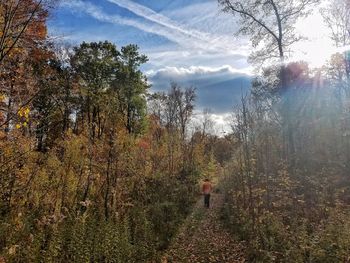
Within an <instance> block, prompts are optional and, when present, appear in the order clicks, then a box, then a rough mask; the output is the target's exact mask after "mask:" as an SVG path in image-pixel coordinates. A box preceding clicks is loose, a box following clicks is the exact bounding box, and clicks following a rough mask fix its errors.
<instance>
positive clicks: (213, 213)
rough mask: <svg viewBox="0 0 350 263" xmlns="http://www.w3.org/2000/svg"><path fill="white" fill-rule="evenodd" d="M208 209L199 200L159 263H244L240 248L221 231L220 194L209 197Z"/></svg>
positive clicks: (225, 232) (221, 201)
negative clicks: (209, 204)
mask: <svg viewBox="0 0 350 263" xmlns="http://www.w3.org/2000/svg"><path fill="white" fill-rule="evenodd" d="M210 202H211V207H210V208H209V209H207V208H204V207H203V200H202V199H200V200H199V201H198V202H197V204H196V205H195V207H194V210H193V212H192V214H191V215H190V216H189V217H188V218H187V219H186V221H185V222H184V224H183V225H182V227H181V228H180V230H179V233H178V235H177V236H176V237H175V238H174V240H173V242H172V243H171V245H170V247H169V249H168V250H167V251H166V253H165V255H164V257H163V260H162V263H170V262H172V263H185V262H191V263H197V262H198V263H200V262H203V263H204V262H205V263H207V262H217V263H236V262H246V260H245V259H244V247H243V244H241V243H239V242H237V241H235V240H234V238H233V237H232V236H231V235H230V234H229V233H228V232H227V231H226V230H225V229H224V227H223V226H222V223H221V221H220V218H219V217H220V209H221V207H222V205H223V195H222V194H212V196H211V200H210Z"/></svg>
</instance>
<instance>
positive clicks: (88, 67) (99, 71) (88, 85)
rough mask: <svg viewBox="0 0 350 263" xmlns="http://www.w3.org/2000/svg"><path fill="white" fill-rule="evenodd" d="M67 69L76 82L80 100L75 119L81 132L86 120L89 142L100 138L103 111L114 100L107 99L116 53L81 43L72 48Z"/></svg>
mask: <svg viewBox="0 0 350 263" xmlns="http://www.w3.org/2000/svg"><path fill="white" fill-rule="evenodd" d="M71 65H72V67H73V70H74V72H75V73H76V76H77V78H78V79H79V80H80V83H79V84H80V85H79V86H80V88H81V91H80V96H81V97H82V102H81V108H80V112H79V117H80V118H81V122H82V129H83V124H84V120H85V118H86V119H87V122H88V126H89V130H90V136H91V139H92V140H94V139H95V137H96V135H97V136H101V132H102V131H103V128H104V127H103V120H104V116H103V110H104V109H105V108H106V106H107V105H108V103H110V101H111V100H113V99H116V96H114V97H113V96H108V91H110V90H111V84H112V82H113V81H115V79H116V77H117V71H118V69H119V67H120V61H119V51H118V50H117V48H116V46H115V45H114V44H112V43H109V42H107V41H106V42H98V43H96V42H92V43H85V42H83V43H82V44H81V45H80V46H79V47H75V48H74V55H73V56H72V58H71Z"/></svg>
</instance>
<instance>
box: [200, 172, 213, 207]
mask: <svg viewBox="0 0 350 263" xmlns="http://www.w3.org/2000/svg"><path fill="white" fill-rule="evenodd" d="M211 190H212V186H211V183H210V181H209V179H208V178H206V179H205V180H204V183H203V185H202V193H203V195H204V206H205V207H207V208H209V202H210V193H211Z"/></svg>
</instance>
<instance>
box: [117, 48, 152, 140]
mask: <svg viewBox="0 0 350 263" xmlns="http://www.w3.org/2000/svg"><path fill="white" fill-rule="evenodd" d="M138 49H139V48H138V46H137V45H128V46H125V47H122V48H121V54H120V58H121V67H120V71H119V74H118V77H117V80H116V82H115V85H114V86H115V89H116V90H117V91H118V94H119V100H120V101H121V110H122V112H123V113H124V114H125V119H126V121H125V127H126V129H127V130H128V132H129V133H135V134H138V133H140V132H142V131H143V129H144V126H145V116H146V92H147V89H148V88H149V85H148V84H147V78H146V76H145V75H144V74H143V73H142V72H141V71H140V69H139V67H140V66H141V65H142V64H144V63H146V62H147V61H148V58H147V56H145V55H143V54H140V53H139V51H138Z"/></svg>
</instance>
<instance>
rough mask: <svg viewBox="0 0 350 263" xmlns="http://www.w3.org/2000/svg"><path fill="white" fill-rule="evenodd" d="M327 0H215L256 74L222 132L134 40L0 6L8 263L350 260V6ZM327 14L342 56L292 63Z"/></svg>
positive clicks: (25, 5) (39, 11) (1, 243)
mask: <svg viewBox="0 0 350 263" xmlns="http://www.w3.org/2000/svg"><path fill="white" fill-rule="evenodd" d="M324 1H325V0H324ZM324 1H320V0H266V1H260V0H244V1H238V0H218V1H216V2H217V8H218V10H221V12H223V13H225V14H228V15H230V17H231V18H232V19H236V20H237V23H238V25H239V30H238V31H237V37H240V36H241V37H248V38H249V40H250V42H251V44H252V47H253V49H252V52H251V53H250V56H249V63H251V64H252V65H253V66H254V67H255V69H256V70H255V73H254V77H252V81H251V87H250V92H249V93H246V94H242V95H241V99H240V103H239V104H237V105H232V108H233V110H232V118H231V122H230V126H231V130H230V132H227V133H225V134H224V135H222V134H215V133H213V132H211V129H210V127H211V125H212V121H211V119H210V116H209V115H208V112H204V113H203V115H204V117H203V118H202V120H201V123H196V125H194V122H193V119H194V118H195V116H194V115H195V111H196V99H197V92H198V91H199V90H200V88H201V87H192V86H183V85H180V84H178V83H176V82H170V81H169V84H168V86H167V87H164V90H165V91H162V92H153V91H152V84H151V83H150V81H149V80H148V78H147V75H146V73H145V72H144V71H143V70H142V67H143V66H144V65H145V64H147V62H148V60H149V58H148V56H147V54H143V52H142V50H141V49H140V48H139V47H138V46H137V45H136V44H132V43H131V44H128V45H125V46H121V47H119V46H118V45H117V44H116V43H113V42H112V41H108V40H106V41H96V42H88V41H86V42H85V41H84V42H82V43H79V44H76V45H74V46H68V45H64V44H62V42H60V41H55V40H53V39H52V38H50V37H49V34H48V20H49V19H50V15H51V13H52V12H53V11H54V10H55V8H57V6H58V5H59V4H60V3H59V2H60V1H47V0H0V30H1V31H0V263H8V262H121V263H127V262H159V263H166V262H220V263H223V262H232V263H233V262H327V263H328V262H329V263H332V262H350V1H349V0H330V1H329V3H327V4H323V2H324ZM321 4H322V6H323V7H322V9H321V13H322V17H323V19H324V21H325V22H326V24H327V26H328V27H329V28H330V29H331V32H332V35H330V36H329V37H330V39H331V40H332V41H333V43H334V46H336V47H337V50H338V52H336V53H334V54H333V55H332V56H331V57H330V58H329V59H328V61H327V62H326V63H325V64H324V65H323V66H322V67H317V68H314V67H312V66H311V65H309V63H308V62H306V61H292V60H289V57H288V55H287V54H289V50H290V47H291V46H292V45H293V44H294V43H295V42H298V41H300V39H301V37H300V36H299V35H298V34H297V33H296V31H295V26H294V25H295V23H296V22H297V21H298V20H299V19H300V18H303V17H307V16H308V15H310V14H311V12H312V10H313V9H315V8H317V7H318V6H320V5H321ZM235 88H236V87H235ZM237 89H240V87H237ZM215 92H220V90H219V89H218V90H216V91H215ZM204 179H210V181H212V182H213V183H214V184H215V187H214V193H213V198H214V203H215V202H217V203H216V205H217V207H215V209H214V208H213V209H212V208H210V209H212V210H211V211H210V212H208V214H206V211H205V210H204V208H202V206H201V205H202V196H201V191H200V189H201V184H202V182H203V180H204ZM215 198H216V199H215ZM217 200H219V201H217ZM198 202H200V204H201V205H200V207H199V205H198ZM220 202H221V203H220ZM209 213H210V214H209ZM206 218H209V219H206ZM191 220H192V221H191ZM206 220H207V221H206ZM208 220H211V221H208ZM186 224H187V225H186ZM206 224H208V225H209V226H208V228H212V225H216V224H217V225H220V226H218V227H217V228H216V226H215V227H214V228H213V230H212V231H213V232H215V233H214V234H213V233H212V232H210V233H209V234H206V236H204V237H203V236H201V235H200V232H202V230H201V228H200V227H201V225H203V226H204V227H205V226H206ZM186 226H187V228H186ZM197 228H198V230H196V229H197ZM205 231H206V230H205ZM181 235H183V237H181ZM208 236H213V238H214V236H215V240H214V239H213V240H211V241H210V242H212V241H213V245H210V246H209V245H208V244H209V243H210V242H209V241H208V243H207V242H206V238H210V237H208ZM198 239H199V241H198ZM186 240H189V241H188V243H189V244H187V243H186ZM192 240H197V241H198V242H199V243H198V244H197V243H196V244H197V245H198V248H197V247H196V246H197V245H193V246H194V247H195V248H192V245H191V244H193V243H195V242H197V241H193V242H192ZM201 240H202V241H203V240H204V241H203V242H202V243H201V242H200V241H201ZM226 240H230V241H227V242H226ZM231 240H232V242H231ZM181 243H182V246H183V248H181V249H180V248H179V246H181ZM220 243H225V244H226V245H225V246H226V247H225V252H223V251H222V250H223V248H222V249H221V248H218V249H216V250H215V249H213V247H215V246H220V245H222V244H220ZM185 244H186V245H185ZM187 245H188V246H187ZM205 246H207V247H205ZM191 249H193V251H192V250H191ZM220 249H221V250H220ZM226 250H227V251H226ZM238 250H239V252H237V251H238ZM211 251H212V253H211ZM209 252H210V253H209ZM182 253H183V254H182ZM186 253H188V254H189V255H187V254H186ZM197 253H198V254H200V255H197Z"/></svg>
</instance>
